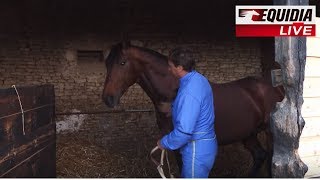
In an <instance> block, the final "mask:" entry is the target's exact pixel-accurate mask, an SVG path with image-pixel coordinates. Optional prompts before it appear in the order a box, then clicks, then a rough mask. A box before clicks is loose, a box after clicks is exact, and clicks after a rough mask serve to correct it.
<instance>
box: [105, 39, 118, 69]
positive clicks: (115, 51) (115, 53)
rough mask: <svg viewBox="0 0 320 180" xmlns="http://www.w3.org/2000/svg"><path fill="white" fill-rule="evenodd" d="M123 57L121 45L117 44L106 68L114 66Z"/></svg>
mask: <svg viewBox="0 0 320 180" xmlns="http://www.w3.org/2000/svg"><path fill="white" fill-rule="evenodd" d="M121 55H122V46H121V44H116V45H114V46H112V47H111V50H110V53H109V55H108V57H107V58H106V61H105V63H106V66H108V64H113V63H114V62H115V60H116V59H119V58H120V57H121Z"/></svg>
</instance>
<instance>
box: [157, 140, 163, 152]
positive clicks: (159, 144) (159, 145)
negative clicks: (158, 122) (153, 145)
mask: <svg viewBox="0 0 320 180" xmlns="http://www.w3.org/2000/svg"><path fill="white" fill-rule="evenodd" d="M160 141H161V139H159V140H158V142H157V145H158V147H159V148H160V149H161V150H164V148H163V147H162V146H161V143H160Z"/></svg>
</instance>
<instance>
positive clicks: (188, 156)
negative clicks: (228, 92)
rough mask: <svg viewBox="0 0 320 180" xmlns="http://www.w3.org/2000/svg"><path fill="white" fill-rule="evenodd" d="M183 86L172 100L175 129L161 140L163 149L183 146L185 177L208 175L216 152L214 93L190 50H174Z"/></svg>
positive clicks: (172, 64) (172, 61)
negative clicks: (197, 69)
mask: <svg viewBox="0 0 320 180" xmlns="http://www.w3.org/2000/svg"><path fill="white" fill-rule="evenodd" d="M168 63H169V67H170V70H171V71H172V73H173V74H174V75H175V76H176V77H177V78H179V79H180V87H179V90H178V93H177V96H176V98H175V100H174V101H173V103H172V115H173V125H174V130H173V131H171V132H170V133H169V134H167V135H166V136H164V137H163V138H162V139H161V140H159V141H158V146H159V147H160V148H161V149H169V150H176V149H180V153H181V155H182V163H183V164H182V172H181V176H182V177H184V178H204V177H208V176H209V173H210V170H211V169H212V167H213V164H214V161H215V158H216V155H217V148H218V144H217V140H216V135H215V131H214V106H213V92H212V89H211V86H210V84H209V82H208V80H207V79H206V78H205V77H204V76H203V75H201V74H200V73H198V72H197V71H195V70H194V66H195V60H194V58H193V56H192V53H191V51H189V50H187V49H181V48H177V49H174V50H173V51H172V52H171V53H170V55H169V59H168Z"/></svg>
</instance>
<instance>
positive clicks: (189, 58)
mask: <svg viewBox="0 0 320 180" xmlns="http://www.w3.org/2000/svg"><path fill="white" fill-rule="evenodd" d="M168 60H169V61H172V62H173V64H174V66H176V67H177V66H179V65H180V66H182V67H183V70H185V71H188V72H191V71H192V70H194V68H195V64H196V63H195V59H194V55H193V53H192V51H191V50H189V49H185V48H176V49H173V50H172V51H171V52H170V53H169V58H168Z"/></svg>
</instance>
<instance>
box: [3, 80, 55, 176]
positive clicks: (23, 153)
mask: <svg viewBox="0 0 320 180" xmlns="http://www.w3.org/2000/svg"><path fill="white" fill-rule="evenodd" d="M17 91H18V93H19V97H20V100H21V104H22V108H23V112H24V113H23V114H24V121H23V118H22V113H21V112H22V111H21V107H20V103H19V99H18V96H17V94H16V91H15V89H14V88H9V89H0V177H55V173H56V169H55V168H56V165H55V164H56V163H55V162H56V158H55V157H56V155H55V152H56V150H55V149H56V147H55V119H54V116H55V115H54V113H55V109H54V107H55V106H54V104H55V101H54V98H55V97H54V88H53V85H41V86H32V87H18V88H17Z"/></svg>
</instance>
